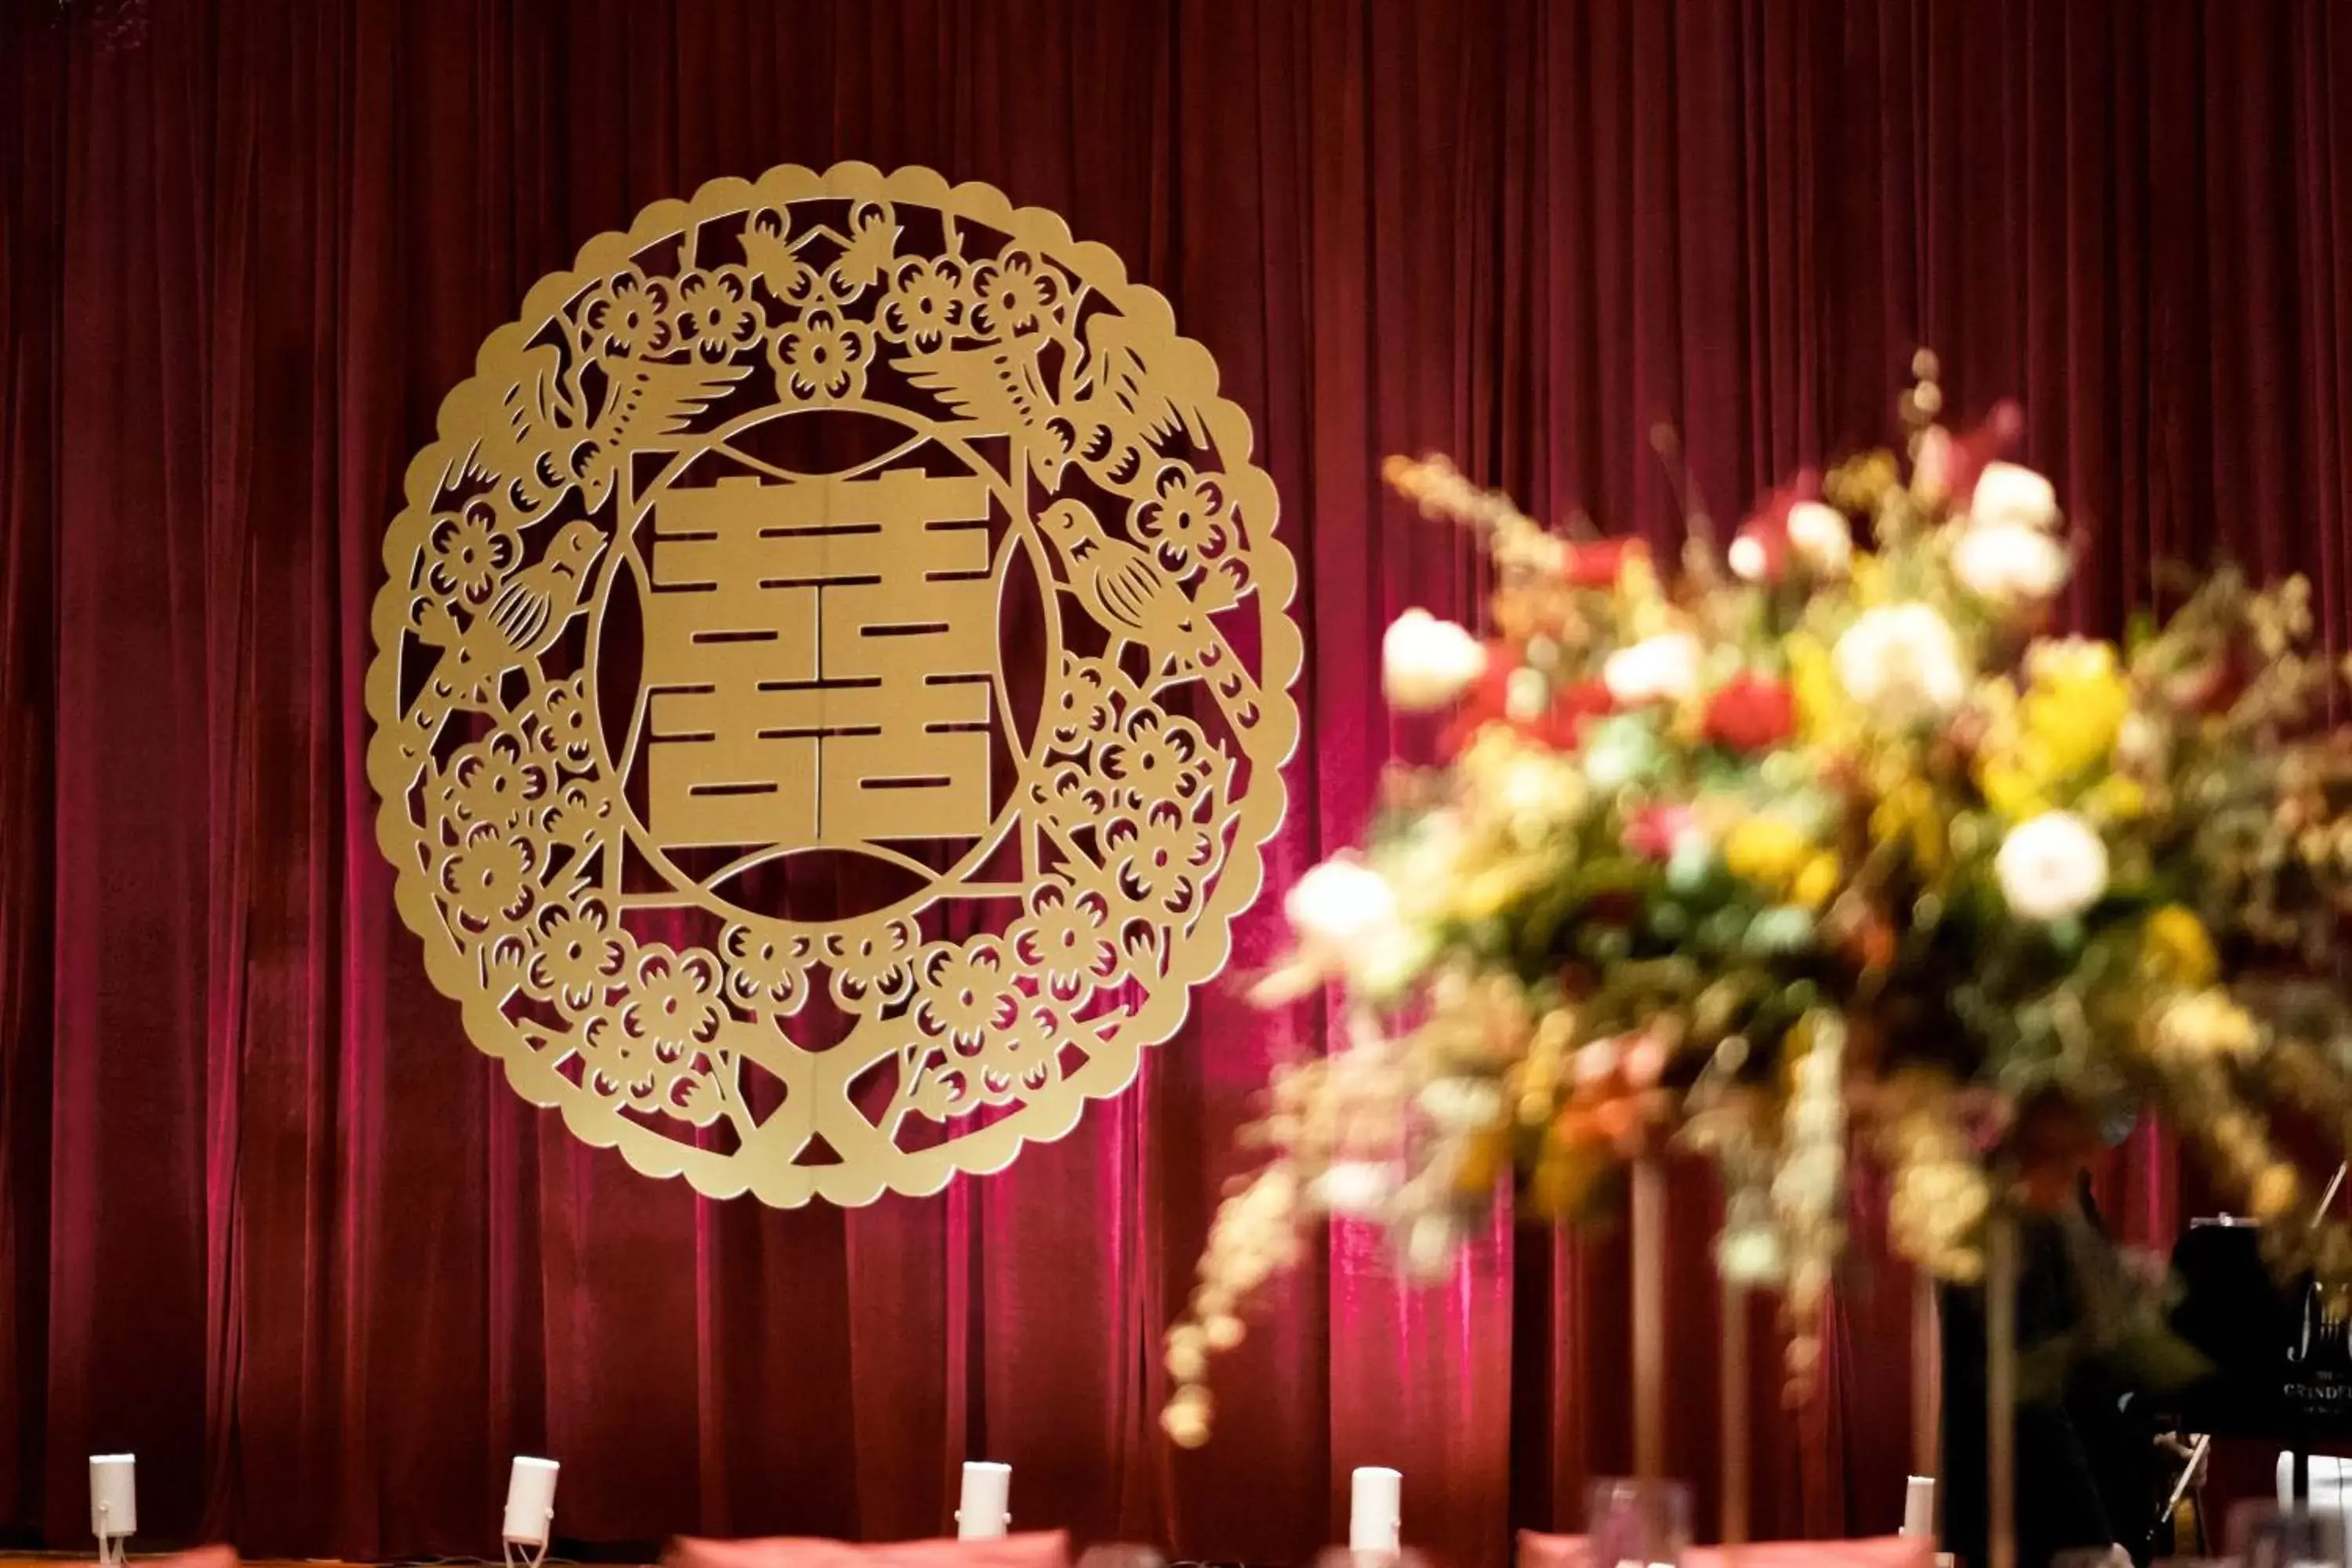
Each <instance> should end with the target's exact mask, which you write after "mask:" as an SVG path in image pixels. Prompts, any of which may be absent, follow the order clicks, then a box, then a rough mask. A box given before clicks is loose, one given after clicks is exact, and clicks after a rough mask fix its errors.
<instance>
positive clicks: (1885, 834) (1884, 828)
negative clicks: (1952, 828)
mask: <svg viewBox="0 0 2352 1568" xmlns="http://www.w3.org/2000/svg"><path fill="white" fill-rule="evenodd" d="M1870 837H1871V838H1872V839H1873V841H1874V842H1876V843H1879V844H1904V845H1906V847H1907V848H1908V849H1909V851H1910V854H1911V859H1912V861H1913V863H1914V864H1915V865H1916V866H1917V867H1918V868H1919V869H1920V870H1921V871H1923V872H1925V873H1927V875H1928V876H1931V877H1932V876H1934V875H1935V874H1936V873H1937V872H1938V871H1940V870H1942V869H1943V868H1944V864H1945V861H1946V859H1947V856H1946V853H1945V851H1946V848H1947V846H1946V843H1945V839H1944V817H1943V814H1942V812H1940V811H1939V810H1938V809H1937V803H1936V792H1935V790H1934V788H1933V787H1932V786H1930V785H1929V784H1928V783H1927V780H1925V779H1922V778H1916V777H1914V778H1907V779H1904V780H1901V781H1899V782H1897V783H1896V784H1895V785H1894V787H1892V788H1890V789H1888V790H1887V791H1886V792H1885V795H1883V796H1882V797H1881V798H1880V800H1879V802H1878V804H1877V805H1875V806H1874V807H1872V808H1871V813H1870Z"/></svg>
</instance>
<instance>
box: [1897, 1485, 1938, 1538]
mask: <svg viewBox="0 0 2352 1568" xmlns="http://www.w3.org/2000/svg"><path fill="white" fill-rule="evenodd" d="M1902 1533H1904V1534H1905V1535H1910V1536H1917V1537H1922V1538H1926V1537H1932V1536H1933V1535H1934V1534H1935V1533H1936V1478H1935V1477H1933V1476H1913V1477H1912V1478H1911V1479H1909V1481H1908V1482H1906V1484H1905V1486H1904V1488H1903V1531H1902Z"/></svg>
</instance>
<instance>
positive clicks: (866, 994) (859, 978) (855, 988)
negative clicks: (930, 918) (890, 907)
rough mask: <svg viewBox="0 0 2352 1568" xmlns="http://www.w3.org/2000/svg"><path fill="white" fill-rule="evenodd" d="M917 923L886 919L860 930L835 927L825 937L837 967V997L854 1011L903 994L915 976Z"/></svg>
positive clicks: (831, 963) (827, 954) (833, 965)
mask: <svg viewBox="0 0 2352 1568" xmlns="http://www.w3.org/2000/svg"><path fill="white" fill-rule="evenodd" d="M915 943H916V934H915V928H914V926H913V924H912V923H911V922H909V921H903V920H894V921H883V922H882V923H881V924H879V925H872V926H868V927H866V929H865V930H863V931H834V932H832V933H830V934H829V935H827V936H826V938H825V939H824V952H825V961H826V963H827V964H828V965H829V966H830V967H831V969H832V971H833V999H834V1000H835V1002H838V1003H839V1004H840V1005H842V1006H843V1007H845V1008H847V1009H848V1010H850V1011H851V1012H857V1011H860V1010H863V1009H864V1008H866V1007H867V1006H869V1005H872V1004H873V1003H875V1002H877V1001H880V1002H887V1001H890V1000H892V999H894V998H896V997H898V996H899V995H900V994H903V993H904V992H905V991H906V989H907V985H908V981H909V980H910V979H912V978H913V968H912V964H911V963H910V961H911V960H912V959H913V958H914V956H915Z"/></svg>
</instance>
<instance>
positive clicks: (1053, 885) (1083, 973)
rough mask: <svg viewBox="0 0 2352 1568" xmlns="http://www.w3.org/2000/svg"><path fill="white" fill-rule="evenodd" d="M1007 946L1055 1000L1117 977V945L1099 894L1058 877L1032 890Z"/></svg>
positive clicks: (1107, 913)
mask: <svg viewBox="0 0 2352 1568" xmlns="http://www.w3.org/2000/svg"><path fill="white" fill-rule="evenodd" d="M1009 945H1010V946H1011V948H1012V950H1013V952H1015V953H1017V954H1018V955H1019V956H1020V959H1021V962H1022V963H1025V964H1029V965H1031V966H1033V967H1034V968H1035V969H1036V970H1037V971H1038V972H1039V973H1042V974H1043V975H1044V976H1045V981H1046V983H1047V984H1049V985H1051V986H1052V987H1053V990H1054V993H1055V995H1057V996H1064V997H1067V996H1072V995H1075V994H1077V993H1078V992H1080V991H1082V990H1084V989H1085V988H1086V987H1087V985H1088V984H1090V983H1092V982H1097V981H1104V980H1108V979H1109V978H1110V977H1111V976H1112V975H1114V974H1116V973H1118V944H1117V943H1116V942H1113V941H1112V940H1111V933H1110V917H1109V912H1108V910H1107V909H1106V907H1105V903H1104V900H1103V897H1102V895H1101V894H1099V893H1094V892H1082V891H1080V890H1079V889H1076V888H1075V887H1073V886H1072V885H1071V884H1070V883H1069V882H1067V881H1065V880H1063V879H1060V878H1055V879H1052V880H1049V881H1046V882H1045V883H1042V884H1040V885H1039V886H1038V887H1037V888H1035V889H1032V891H1031V892H1030V895H1029V918H1028V919H1027V920H1025V921H1022V922H1020V923H1019V924H1018V925H1016V926H1014V927H1013V931H1012V932H1011V936H1010V942H1009Z"/></svg>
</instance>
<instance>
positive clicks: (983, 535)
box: [367, 163, 1300, 1205]
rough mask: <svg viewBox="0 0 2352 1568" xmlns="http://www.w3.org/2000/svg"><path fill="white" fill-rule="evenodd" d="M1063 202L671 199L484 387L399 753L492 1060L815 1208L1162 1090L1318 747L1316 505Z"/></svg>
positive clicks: (424, 577)
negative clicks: (1072, 232) (1309, 568)
mask: <svg viewBox="0 0 2352 1568" xmlns="http://www.w3.org/2000/svg"><path fill="white" fill-rule="evenodd" d="M1249 451H1250V432H1249V425H1248V421H1247V420H1246V419H1245V418H1244V416H1243V415H1242V413H1241V411H1240V410H1239V409H1238V408H1236V407H1234V405H1232V404H1231V403H1228V402H1226V401H1224V400H1223V399H1222V398H1220V397H1219V396H1218V395H1217V376H1216V367H1215V365H1214V364H1213V363H1212V362H1211V360H1210V358H1209V355H1208V353H1206V352H1205V351H1204V350H1203V349H1202V347H1201V346H1200V345H1199V344H1198V343H1195V342H1191V341H1190V340H1188V339H1185V338H1181V337H1179V336H1178V335H1177V333H1176V330H1175V325H1174V322H1173V321H1172V319H1171V315H1170V312H1169V309H1168V304H1167V301H1166V300H1163V299H1161V298H1160V296H1159V295H1158V294H1156V293H1154V292H1152V291H1151V290H1150V289H1147V288H1144V287H1142V286H1140V285H1138V284H1133V283H1130V282H1129V281H1128V279H1127V278H1126V275H1125V272H1124V270H1123V268H1121V267H1120V265H1119V261H1118V258H1117V257H1116V256H1114V255H1113V254H1112V253H1111V252H1110V251H1109V250H1108V249H1106V248H1105V247H1102V246H1100V245H1095V244H1079V243H1076V242H1074V241H1073V240H1072V239H1071V238H1070V236H1069V231H1068V230H1067V229H1066V227H1065V226H1064V225H1063V223H1062V221H1061V219H1059V218H1058V217H1056V216H1054V215H1052V214H1051V213H1047V212H1043V211H1040V210H1038V209H1036V208H1020V209H1015V208H1014V207H1013V205H1011V204H1010V203H1009V202H1007V201H1006V199H1005V198H1004V196H1003V195H1002V194H1000V193H999V192H997V191H995V190H992V189H991V188H989V187H987V186H985V185H977V184H966V185H958V186H954V187H952V188H950V186H949V185H948V184H947V183H946V182H945V181H944V180H942V179H941V178H940V176H939V175H938V174H934V173H932V172H931V171H929V170H927V169H901V170H898V171H897V172H896V173H893V174H883V173H881V172H880V171H878V170H876V169H873V168H871V167H868V166H866V165H864V164H857V163H845V164H841V165H838V166H836V167H835V168H833V169H831V170H829V171H827V172H825V173H824V174H815V173H814V172H812V171H810V170H807V169H801V168H780V169H775V170H772V171H771V172H770V173H768V174H765V175H763V176H762V177H761V179H760V180H759V181H758V182H757V183H747V182H745V181H742V180H719V181H717V182H714V183H713V184H709V185H706V186H704V187H703V188H702V189H701V190H700V191H699V192H698V193H697V194H696V195H695V196H694V198H693V199H692V200H691V201H688V202H675V201H666V202H659V203H656V204H655V205H653V206H651V207H648V208H647V209H646V211H645V212H644V213H643V214H642V215H640V216H639V217H638V218H637V221H636V223H635V226H633V227H632V228H631V229H630V230H629V232H628V233H627V234H625V235H623V234H606V235H602V236H600V237H597V238H595V239H593V240H591V241H590V242H589V243H588V244H587V246H586V247H583V249H582V251H581V252H580V257H579V260H578V263H577V264H576V266H575V267H574V268H573V270H572V271H570V272H567V273H560V274H557V275H555V276H553V277H550V278H547V279H542V280H541V282H540V283H539V284H538V285H537V286H535V287H534V288H533V289H531V290H530V297H529V298H528V300H526V301H525V304H524V309H523V312H522V315H521V318H520V321H517V322H516V323H514V324H511V325H509V326H506V327H502V328H500V329H499V331H496V332H494V333H492V334H491V336H490V338H489V341H488V342H487V343H485V344H484V345H483V348H482V351H481V354H480V357H479V360H478V365H477V369H476V374H475V375H474V378H473V379H472V380H470V381H468V382H467V383H465V384H463V385H461V386H459V387H458V388H457V390H456V391H455V392H453V393H451V394H450V395H449V397H448V400H447V401H446V403H444V404H443V405H442V408H441V420H440V436H439V439H437V440H436V441H435V442H434V443H433V445H432V446H431V447H427V448H426V449H425V451H424V452H423V453H422V454H421V455H419V456H418V458H416V460H415V462H414V463H412V464H411V465H410V467H409V469H408V479H407V506H406V510H404V511H403V512H402V513H401V514H400V517H399V519H398V520H397V521H395V522H394V524H393V527H392V531H391V534H390V537H389V538H388V540H387V541H386V542H385V545H384V561H385V564H386V566H387V567H388V568H389V569H390V574H391V575H390V581H389V583H388V584H387V585H386V586H385V587H384V589H383V592H382V594H381V595H379V596H378V598H377V600H376V605H375V647H376V654H375V662H374V664H373V667H372V668H371V669H370V671H369V674H368V685H367V699H368V712H369V716H370V717H371V718H372V719H373V721H374V723H375V734H374V736H373V741H372V742H371V744H370V748H369V752H368V773H369V776H370V778H371V779H372V780H373V783H374V784H375V787H376V789H377V790H378V792H379V793H380V794H381V795H382V796H383V813H382V816H381V817H380V819H379V825H378V836H379V837H380V839H381V841H382V843H383V849H384V853H385V854H386V855H388V856H390V857H391V858H392V860H393V863H394V866H395V867H396V868H398V871H399V902H400V910H401V914H402V916H403V918H404V919H405V920H406V921H407V922H408V924H409V926H410V927H411V929H413V930H414V931H415V932H416V933H417V934H418V935H419V936H421V937H423V938H424V939H425V952H426V957H427V960H428V967H429V969H430V972H431V973H432V976H433V980H434V982H435V984H436V985H438V986H439V987H440V988H441V989H442V990H443V991H444V992H446V993H447V994H449V995H450V996H452V997H455V998H456V999H457V1000H458V1001H460V1002H462V1003H463V1004H464V1005H465V1016H466V1026H467V1030H468V1032H469V1033H470V1034H471V1036H472V1037H473V1040H474V1043H475V1044H476V1045H477V1046H478V1047H480V1048H481V1049H483V1050H484V1051H486V1052H488V1053H489V1054H490V1055H491V1056H494V1057H496V1058H499V1059H500V1060H501V1061H503V1062H504V1063H505V1064H506V1070H507V1076H508V1078H509V1080H510V1081H511V1082H512V1083H513V1084H514V1086H515V1087H516V1089H519V1090H520V1092H521V1093H522V1094H523V1096H524V1097H525V1098H526V1099H528V1100H531V1101H532V1102H533V1103H536V1104H540V1105H553V1106H558V1107H561V1108H562V1111H563V1115H564V1119H565V1121H567V1122H568V1123H569V1125H570V1126H571V1128H572V1131H573V1132H574V1133H576V1134H577V1135H579V1136H580V1137H581V1138H583V1139H584V1140H586V1141H587V1142H591V1143H594V1144H598V1145H610V1146H614V1147H617V1148H619V1149H620V1150H621V1152H623V1154H625V1156H626V1157H627V1159H628V1160H629V1162H630V1163H631V1164H633V1165H635V1166H636V1167H637V1168H638V1169H639V1170H642V1171H645V1172H647V1173H652V1174H656V1175H672V1174H681V1173H682V1174H684V1175H685V1176H686V1177H687V1179H688V1181H690V1182H691V1183H692V1184H694V1185H695V1186H696V1187H697V1188H698V1189H699V1190H700V1191H702V1192H704V1193H708V1194H712V1195H715V1196H725V1195H732V1194H737V1193H740V1192H744V1191H750V1192H751V1193H753V1194H757V1195H758V1196H759V1197H760V1198H761V1199H762V1200H764V1201H766V1202H768V1203H771V1204H779V1205H793V1204H800V1203H804V1202H806V1201H807V1200H808V1199H810V1198H811V1197H824V1198H827V1199H831V1200H833V1201H835V1202H837V1203H845V1204H855V1203H865V1202H869V1201H871V1200H872V1199H874V1198H875V1197H877V1196H878V1195H879V1194H881V1193H882V1192H883V1191H885V1190H886V1189H888V1190H894V1191H898V1192H904V1193H928V1192H933V1191H936V1190H937V1189H939V1188H940V1186H942V1185H944V1184H946V1182H947V1181H948V1179H949V1177H950V1176H951V1175H952V1174H953V1173H955V1172H957V1171H960V1170H961V1171H991V1170H995V1169H998V1168H1000V1167H1002V1166H1003V1164H1005V1163H1007V1162H1008V1161H1010V1160H1011V1159H1012V1158H1013V1154H1014V1153H1015V1152H1017V1151H1018V1150H1019V1148H1020V1146H1021V1145H1022V1144H1023V1143H1024V1142H1026V1141H1028V1140H1031V1139H1050V1138H1055V1137H1058V1136H1060V1135H1061V1134H1063V1133H1065V1132H1066V1131H1069V1129H1070V1128H1071V1127H1072V1126H1073V1125H1074V1124H1075V1123H1076V1121H1077V1118H1078V1115H1079V1113H1080V1111H1081V1110H1083V1108H1084V1106H1085V1104H1086V1102H1087V1100H1090V1099H1097V1098H1100V1097H1103V1096H1106V1095H1110V1094H1114V1093H1117V1092H1118V1090H1119V1089H1122V1088H1124V1087H1125V1086H1126V1085H1127V1084H1128V1083H1129V1081H1130V1079H1132V1078H1133V1076H1134V1074H1135V1071H1136V1068H1137V1066H1138V1060H1139V1052H1140V1051H1141V1050H1142V1048H1143V1047H1145V1046H1147V1045H1150V1044H1152V1043H1154V1042H1157V1041H1159V1040H1161V1039H1164V1038H1166V1037H1168V1036H1169V1035H1170V1034H1171V1032H1173V1031H1174V1029H1175V1028H1176V1026H1178V1024H1179V1023H1181V1021H1182V1018H1183V1016H1184V1012H1185V1008H1186V1006H1187V1005H1188V1002H1189V994H1190V988H1191V987H1192V986H1193V985H1195V984H1199V983H1200V982H1202V981H1203V980H1205V979H1207V978H1209V977H1210V976H1212V975H1213V974H1214V973H1217V971H1218V970H1219V969H1220V968H1221V967H1222V965H1223V963H1224V960H1225V957H1226V954H1227V951H1228V942H1229V933H1228V927H1229V924H1230V922H1231V921H1232V919H1233V917H1234V915H1235V914H1236V913H1237V912H1239V911H1240V910H1242V909H1243V908H1244V906H1246V905H1247V904H1248V903H1249V901H1250V900H1251V899H1252V898H1253V897H1254V896H1255V894H1256V892H1257V889H1258V886H1259V882H1260V876H1261V865H1260V859H1259V848H1260V846H1261V845H1262V844H1263V843H1264V842H1265V839H1266V838H1267V837H1269V836H1270V835H1271V834H1272V833H1273V832H1274V830H1275V828H1276V826H1277V824H1278V823H1279V821H1280V819H1281V816H1282V810H1283V786H1282V780H1281V776H1280V773H1279V769H1280V767H1281V764H1282V763H1283V762H1284V761H1285V760H1286V758H1287V757H1288V755H1289V752H1290V750H1291V747H1292V745H1293V743H1294V742H1295V741H1296V739H1297V710H1295V709H1294V707H1293V706H1292V703H1291V700H1290V698H1289V696H1288V692H1287V689H1288V687H1289V684H1290V682H1291V679H1293V677H1294V676H1295V675H1296V674H1297V669H1298V663H1299V654H1300V644H1299V637H1298V633H1297V628H1296V627H1295V626H1293V625H1292V623H1291V622H1290V620H1289V618H1288V616H1286V608H1287V606H1288V604H1289V601H1290V596H1291V592H1292V589H1293V586H1294V578H1293V570H1292V563H1291V560H1290V556H1289V554H1288V552H1286V551H1285V550H1284V548H1283V546H1282V545H1281V543H1280V542H1278V541H1276V538H1275V537H1274V524H1275V494H1274V486H1273V484H1272V482H1271V481H1270V480H1269V479H1267V477H1266V476H1265V473H1263V472H1262V471H1260V470H1259V469H1258V468H1255V467H1253V466H1251V464H1250V462H1249Z"/></svg>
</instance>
